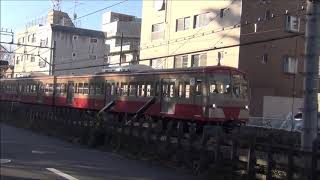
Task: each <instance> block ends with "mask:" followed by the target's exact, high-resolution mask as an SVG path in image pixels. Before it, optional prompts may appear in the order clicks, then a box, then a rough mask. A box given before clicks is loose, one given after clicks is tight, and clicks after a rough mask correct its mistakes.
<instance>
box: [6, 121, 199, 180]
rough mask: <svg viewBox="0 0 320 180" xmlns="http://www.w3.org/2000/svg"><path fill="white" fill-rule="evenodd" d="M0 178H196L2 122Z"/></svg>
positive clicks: (164, 179) (24, 179) (114, 179)
mask: <svg viewBox="0 0 320 180" xmlns="http://www.w3.org/2000/svg"><path fill="white" fill-rule="evenodd" d="M0 128H1V171H0V174H1V178H0V179H1V180H7V179H8V180H36V179H41V180H47V179H50V180H51V179H58V180H60V179H61V180H63V179H68V180H77V179H78V180H82V179H83V180H189V179H190V180H191V179H192V180H194V179H197V178H196V177H194V176H192V175H186V173H183V172H181V171H178V170H175V169H170V168H168V167H160V166H159V165H152V164H151V163H148V162H144V161H139V160H130V159H127V158H125V157H122V156H120V155H118V154H114V153H110V152H102V151H98V150H94V149H89V148H86V147H83V146H80V145H75V144H69V143H67V142H64V141H62V140H59V139H56V138H54V137H48V136H43V135H39V134H36V133H33V132H31V131H29V130H24V129H18V128H14V127H11V126H8V125H4V124H0Z"/></svg>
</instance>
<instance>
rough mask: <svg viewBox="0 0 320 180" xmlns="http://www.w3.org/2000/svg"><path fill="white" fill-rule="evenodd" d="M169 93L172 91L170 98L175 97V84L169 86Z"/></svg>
mask: <svg viewBox="0 0 320 180" xmlns="http://www.w3.org/2000/svg"><path fill="white" fill-rule="evenodd" d="M169 91H170V93H169V96H170V97H174V84H170V85H169Z"/></svg>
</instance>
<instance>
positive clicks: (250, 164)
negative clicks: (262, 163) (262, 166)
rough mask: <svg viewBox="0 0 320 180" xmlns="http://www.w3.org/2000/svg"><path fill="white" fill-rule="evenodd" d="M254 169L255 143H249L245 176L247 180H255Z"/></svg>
mask: <svg viewBox="0 0 320 180" xmlns="http://www.w3.org/2000/svg"><path fill="white" fill-rule="evenodd" d="M255 167H256V156H255V142H254V141H252V140H251V141H250V145H249V151H248V164H247V174H248V179H250V180H253V179H255Z"/></svg>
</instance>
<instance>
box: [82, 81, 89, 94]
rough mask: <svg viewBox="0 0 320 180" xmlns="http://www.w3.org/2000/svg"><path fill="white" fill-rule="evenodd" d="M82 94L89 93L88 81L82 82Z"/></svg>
mask: <svg viewBox="0 0 320 180" xmlns="http://www.w3.org/2000/svg"><path fill="white" fill-rule="evenodd" d="M83 94H85V95H88V94H89V84H88V83H84V84H83Z"/></svg>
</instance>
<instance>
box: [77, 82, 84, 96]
mask: <svg viewBox="0 0 320 180" xmlns="http://www.w3.org/2000/svg"><path fill="white" fill-rule="evenodd" d="M78 93H79V94H83V83H79V84H78Z"/></svg>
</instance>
